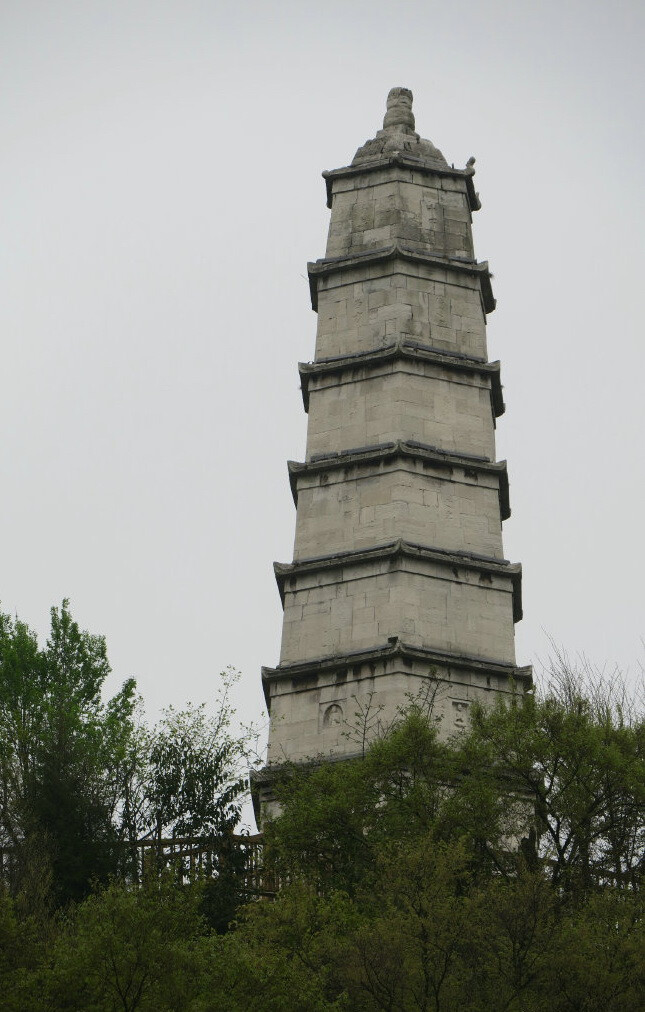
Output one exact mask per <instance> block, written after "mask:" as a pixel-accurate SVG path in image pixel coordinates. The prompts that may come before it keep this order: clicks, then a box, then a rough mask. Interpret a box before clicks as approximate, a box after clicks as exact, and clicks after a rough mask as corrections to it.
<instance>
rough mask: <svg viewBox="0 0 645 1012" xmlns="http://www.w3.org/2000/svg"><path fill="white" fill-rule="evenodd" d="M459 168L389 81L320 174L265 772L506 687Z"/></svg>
mask: <svg viewBox="0 0 645 1012" xmlns="http://www.w3.org/2000/svg"><path fill="white" fill-rule="evenodd" d="M473 163H474V159H472V158H471V159H470V161H469V162H468V164H467V165H466V167H465V169H455V168H454V166H452V165H449V164H448V163H447V161H446V160H445V158H444V157H443V155H442V153H441V152H440V151H439V150H438V149H437V148H436V147H435V146H434V144H432V143H431V142H430V141H427V140H423V139H422V138H421V137H420V136H419V134H417V133H415V123H414V115H413V113H412V93H411V92H410V91H408V90H407V88H393V89H392V91H391V92H390V94H389V95H388V99H387V112H386V114H385V119H384V121H383V129H382V130H379V131H378V133H377V135H376V137H375V138H374V139H373V140H369V141H367V142H366V143H365V144H363V146H362V147H360V148H359V149H358V151H357V152H356V155H355V157H354V159H353V161H352V163H351V165H349V166H347V167H345V168H341V169H334V170H333V171H331V172H324V173H323V176H324V178H325V181H326V184H327V206H328V207H329V208H331V222H330V226H329V237H328V240H327V251H326V255H325V257H324V259H322V260H317V261H316V262H315V263H310V264H309V265H308V271H309V284H310V289H311V302H312V306H313V309H314V310H315V311H316V312H317V314H318V327H317V336H316V354H315V359H314V361H313V362H307V363H302V364H300V366H299V369H300V379H301V385H302V398H303V402H304V407H305V411H307V412H308V415H309V424H308V431H307V452H306V459H305V460H304V461H303V462H301V463H296V462H293V461H291V462H289V465H288V466H289V477H290V481H291V489H292V492H293V498H294V501H295V504H296V508H297V517H296V534H295V547H294V556H293V561H292V562H290V563H276V565H275V574H276V579H277V583H278V588H279V591H280V595H281V597H282V601H283V605H284V624H283V632H282V648H281V653H280V663H279V664H278V666H277V667H275V668H264V669H263V671H262V680H263V686H264V692H265V696H266V702H267V706H268V708H269V712H270V718H271V725H270V735H269V748H268V759H267V766H266V767H265V770H264V773H263V774H262V775H261V776H260V777H259V778H258V780H257V783H256V801H258V800H259V801H260V802H261V805H262V807H263V809H264V811H265V812H270V810H271V807H272V806H271V790H270V780H271V776H270V773H271V767H272V766H274V767H275V765H276V764H280V763H283V762H285V761H295V762H300V761H306V760H308V759H313V758H318V759H319V758H321V757H335V758H350V757H351V756H352V754H356V752H357V746H356V744H355V743H354V741H353V736H352V735H351V734H349V735H348V733H347V730H348V726H351V725H352V723H353V722H354V721H355V714H356V713H357V712H359V713H362V714H363V715H364V714H365V713H366V712H367V711H368V710H369V711H370V712H371V713H372V714H376V713H378V714H379V719H380V721H381V723H382V724H384V725H387V723H388V721H390V720H391V719H392V718H393V717H394V716H395V714H396V712H397V708H398V707H400V706H401V705H402V704H404V703H405V702H406V699H408V698H409V697H410V696H416V695H417V694H418V693H419V692H422V693H423V691H424V689H425V688H426V687H428V686H429V685H432V686H433V687H438V692H437V693H436V699H435V707H436V712H437V715H438V716H440V717H441V723H440V727H441V729H442V733H443V734H445V735H449V734H451V733H453V732H454V731H455V730H457V729H459V728H460V727H464V726H465V724H466V721H467V712H468V707H469V706H470V704H471V702H472V701H473V700H474V699H479V700H481V701H482V702H487V701H492V700H493V699H494V698H495V697H496V696H499V694H500V693H503V694H508V693H510V692H513V691H515V692H517V691H522V690H523V689H525V688H527V687H528V686H529V685H530V682H531V670H530V668H518V667H517V666H516V662H515V645H514V623H515V622H517V621H518V620H519V619H520V618H521V617H522V598H521V567H520V566H519V565H517V564H511V563H509V562H507V561H506V560H505V559H504V553H503V548H502V520H504V519H506V518H507V517H508V516H509V515H510V507H509V496H508V477H507V472H506V463H505V461H496V459H495V420H496V418H497V417H499V415H501V414H502V413H503V412H504V401H503V397H502V386H501V382H500V366H499V362H489V361H488V356H487V350H486V317H487V314H488V313H491V312H492V311H493V309H494V308H495V299H494V298H493V293H492V289H491V275H490V272H489V269H488V264H487V263H486V262H484V263H478V262H477V261H476V260H475V257H474V252H473V240H472V232H471V221H472V212H473V211H476V210H478V209H479V207H480V202H479V197H478V195H477V193H476V192H475V189H474V185H473V176H474V171H475V170H474V168H473Z"/></svg>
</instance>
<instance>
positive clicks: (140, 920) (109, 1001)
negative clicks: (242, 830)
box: [38, 875, 208, 1012]
mask: <svg viewBox="0 0 645 1012" xmlns="http://www.w3.org/2000/svg"><path fill="white" fill-rule="evenodd" d="M197 905H198V895H197V893H196V891H195V890H194V889H190V888H179V887H178V886H177V884H176V882H175V881H174V880H173V879H172V878H171V877H170V876H169V875H167V876H165V877H164V876H162V877H161V878H160V879H155V880H151V881H149V882H147V883H146V884H145V885H144V886H143V887H141V888H139V889H128V888H126V887H124V886H123V885H117V884H112V885H110V886H109V887H108V888H107V889H105V890H103V891H100V892H98V893H96V894H94V895H92V896H90V897H89V898H88V899H86V900H85V902H84V903H82V904H80V905H79V906H78V907H76V908H75V909H71V910H70V911H68V913H67V915H66V917H65V919H64V920H63V922H62V925H61V930H60V932H59V935H58V938H57V940H56V942H55V944H54V945H53V946H52V948H51V950H50V953H49V958H48V960H47V964H46V966H45V968H44V971H43V973H42V975H41V979H40V981H38V984H39V987H40V988H41V989H42V993H43V996H44V1001H45V1007H46V1008H54V1009H69V1010H78V1012H113V1010H114V1012H116V1010H124V1012H134V1010H135V1009H139V1010H157V1009H158V1010H166V1009H168V1010H170V1009H172V1010H181V1009H190V1008H194V1007H195V1004H194V1003H195V1001H196V999H197V997H198V996H199V993H200V990H201V987H202V976H203V972H204V960H205V957H206V953H207V949H208V941H207V939H206V937H205V935H204V930H203V925H202V922H201V920H200V917H199V913H198V909H197Z"/></svg>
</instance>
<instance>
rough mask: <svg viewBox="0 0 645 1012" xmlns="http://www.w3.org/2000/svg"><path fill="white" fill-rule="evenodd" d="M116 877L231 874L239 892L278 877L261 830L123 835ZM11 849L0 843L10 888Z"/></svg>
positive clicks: (1, 873) (272, 887)
mask: <svg viewBox="0 0 645 1012" xmlns="http://www.w3.org/2000/svg"><path fill="white" fill-rule="evenodd" d="M116 846H117V847H118V850H119V854H118V857H119V861H118V864H119V865H120V868H121V872H120V874H121V877H122V878H123V879H124V880H125V881H126V882H130V883H132V884H133V885H137V884H141V883H142V882H144V881H145V880H146V879H148V878H149V877H150V876H151V875H152V876H156V875H159V874H160V873H161V872H162V871H163V870H165V869H171V870H172V871H173V872H174V873H175V874H176V875H177V876H178V878H179V880H180V881H181V882H183V883H184V884H188V883H190V882H196V881H198V880H200V879H205V878H218V877H219V876H220V875H222V874H230V875H231V876H233V878H234V879H235V886H236V888H237V889H239V891H240V892H241V893H243V894H244V895H248V896H249V897H252V896H273V895H275V893H276V892H277V879H276V876H275V875H274V874H272V873H271V872H270V871H269V870H268V869H267V868H265V866H264V860H263V846H262V835H261V834H260V833H257V834H256V835H254V836H241V835H237V834H231V835H230V836H228V837H225V838H219V837H199V836H194V837H162V838H158V837H156V838H146V839H143V840H136V841H134V842H132V843H128V842H127V841H124V842H122V843H119V844H117V845H116ZM16 870H17V869H16V863H15V851H14V849H13V848H12V847H0V880H1V881H3V882H4V883H6V885H8V886H9V888H12V886H13V885H14V882H15V878H16Z"/></svg>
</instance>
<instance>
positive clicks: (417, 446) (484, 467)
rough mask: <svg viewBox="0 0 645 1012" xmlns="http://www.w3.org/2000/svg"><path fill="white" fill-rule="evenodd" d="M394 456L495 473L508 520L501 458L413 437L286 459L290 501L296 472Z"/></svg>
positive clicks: (295, 488) (372, 462) (505, 475)
mask: <svg viewBox="0 0 645 1012" xmlns="http://www.w3.org/2000/svg"><path fill="white" fill-rule="evenodd" d="M397 458H402V459H405V458H408V459H411V460H420V461H423V462H426V463H428V464H431V465H432V466H433V467H439V468H447V469H450V470H452V468H454V467H461V468H463V469H464V470H465V471H471V472H472V471H474V472H476V473H478V474H491V475H494V476H496V477H497V478H498V479H499V505H500V513H501V517H502V520H508V518H509V517H510V515H511V508H510V504H509V491H508V471H507V469H506V461H505V460H500V461H497V462H495V461H491V460H489V459H488V458H487V457H475V456H473V455H471V454H465V453H464V454H459V453H449V452H448V451H446V450H441V449H439V448H438V447H436V446H428V445H426V444H425V443H417V442H416V441H414V440H407V441H406V440H402V439H399V440H397V441H396V442H392V443H382V444H379V445H376V446H361V447H357V448H356V449H352V450H342V451H341V452H339V453H333V454H325V455H322V454H318V455H317V456H315V457H314V458H313V459H312V460H310V461H304V462H302V463H301V462H299V461H295V460H289V461H287V467H288V469H289V483H290V485H291V494H292V495H293V501H294V503H295V505H296V506H297V505H298V477H299V476H300V475H304V474H307V475H311V474H322V473H323V472H326V471H334V470H338V469H341V468H347V467H360V466H361V465H368V466H369V465H377V466H378V464H380V463H383V462H385V461H388V460H392V459H397Z"/></svg>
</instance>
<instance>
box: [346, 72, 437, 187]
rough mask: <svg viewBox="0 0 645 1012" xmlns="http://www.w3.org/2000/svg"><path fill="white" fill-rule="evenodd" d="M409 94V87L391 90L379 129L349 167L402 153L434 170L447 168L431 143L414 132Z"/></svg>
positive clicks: (357, 153) (359, 150)
mask: <svg viewBox="0 0 645 1012" xmlns="http://www.w3.org/2000/svg"><path fill="white" fill-rule="evenodd" d="M414 125H415V124H414V113H413V112H412V92H411V91H410V89H409V88H391V89H390V92H389V94H388V96H387V111H386V113H385V117H384V119H383V129H382V130H379V131H378V132H377V134H376V137H374V138H373V139H372V140H369V141H366V142H365V144H363V145H361V147H360V148H359V149H358V151H357V152H356V154H355V155H354V159H353V161H352V165H360V164H361V163H363V162H372V161H374V160H376V159H378V158H383V157H389V156H392V155H395V154H405V155H408V156H409V157H412V158H419V159H421V160H422V161H423V162H426V163H429V164H431V165H433V166H435V167H437V168H448V163H447V161H446V159H445V158H444V156H443V155H442V153H441V151H439V148H436V147H435V146H434V144H433V143H432V141H428V140H424V139H423V137H420V136H419V134H418V133H415V130H414Z"/></svg>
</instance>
